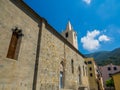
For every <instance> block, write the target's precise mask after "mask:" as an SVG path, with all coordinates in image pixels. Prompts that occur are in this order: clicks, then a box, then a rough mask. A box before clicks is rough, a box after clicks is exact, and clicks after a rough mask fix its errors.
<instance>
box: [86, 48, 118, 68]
mask: <svg viewBox="0 0 120 90" xmlns="http://www.w3.org/2000/svg"><path fill="white" fill-rule="evenodd" d="M85 56H86V57H93V58H94V59H95V61H96V63H97V64H98V65H100V66H103V65H107V64H110V63H113V64H115V65H120V47H119V48H116V49H114V50H112V51H100V52H95V53H90V54H85Z"/></svg>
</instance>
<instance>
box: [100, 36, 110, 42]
mask: <svg viewBox="0 0 120 90" xmlns="http://www.w3.org/2000/svg"><path fill="white" fill-rule="evenodd" d="M99 41H110V38H109V37H108V36H106V35H101V36H100V37H99Z"/></svg>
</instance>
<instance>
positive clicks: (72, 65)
mask: <svg viewBox="0 0 120 90" xmlns="http://www.w3.org/2000/svg"><path fill="white" fill-rule="evenodd" d="M71 69H72V73H74V62H73V60H71Z"/></svg>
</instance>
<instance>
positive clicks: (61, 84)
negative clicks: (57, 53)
mask: <svg viewBox="0 0 120 90" xmlns="http://www.w3.org/2000/svg"><path fill="white" fill-rule="evenodd" d="M64 72H65V71H64V62H63V61H61V63H60V77H59V78H60V80H59V87H60V88H63V87H64V79H65V77H64V75H65V74H64Z"/></svg>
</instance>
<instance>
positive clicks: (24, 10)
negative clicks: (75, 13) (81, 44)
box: [0, 0, 88, 90]
mask: <svg viewBox="0 0 120 90" xmlns="http://www.w3.org/2000/svg"><path fill="white" fill-rule="evenodd" d="M16 26H17V27H18V28H20V29H22V32H23V34H24V36H22V42H21V45H20V51H19V54H18V59H17V60H14V59H9V58H7V57H6V56H7V52H8V48H9V44H10V40H11V36H12V28H14V27H16ZM0 28H1V30H0V43H1V45H0V90H59V88H60V87H59V83H60V82H59V81H60V63H61V61H63V62H64V88H65V89H69V90H70V89H72V90H77V89H78V88H79V86H80V85H83V84H86V83H85V82H87V79H84V78H82V77H87V75H86V74H84V73H86V70H85V69H83V67H84V68H86V65H85V63H84V58H83V55H82V54H81V53H80V52H79V51H78V50H77V49H76V48H74V47H73V46H72V45H71V44H70V43H69V42H68V41H67V40H66V39H64V38H63V37H62V36H61V35H60V34H59V33H58V32H56V31H55V29H53V28H52V27H51V26H50V25H49V24H48V23H47V22H46V21H45V20H44V19H42V18H40V17H39V16H38V15H37V14H36V13H35V12H34V11H33V10H31V9H30V8H29V7H28V6H27V5H26V4H24V3H23V1H22V0H0ZM71 60H73V66H74V67H73V69H74V73H73V72H72V66H71ZM78 67H80V69H81V70H80V74H81V83H79V80H78V78H79V73H78V72H79V71H78ZM85 86H88V84H86V85H85Z"/></svg>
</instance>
